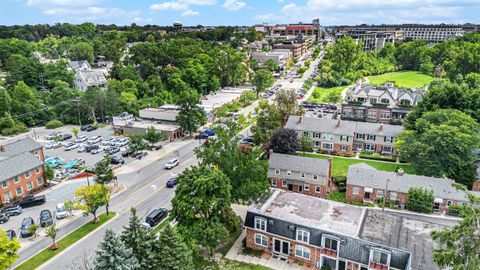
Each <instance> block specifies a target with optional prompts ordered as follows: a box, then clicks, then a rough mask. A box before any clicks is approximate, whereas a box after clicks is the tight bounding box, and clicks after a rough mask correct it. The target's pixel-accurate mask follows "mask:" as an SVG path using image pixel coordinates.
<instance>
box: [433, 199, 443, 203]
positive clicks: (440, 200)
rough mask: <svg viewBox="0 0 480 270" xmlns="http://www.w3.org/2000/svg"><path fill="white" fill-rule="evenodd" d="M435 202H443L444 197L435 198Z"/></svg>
mask: <svg viewBox="0 0 480 270" xmlns="http://www.w3.org/2000/svg"><path fill="white" fill-rule="evenodd" d="M433 202H434V203H443V199H442V198H435V200H433Z"/></svg>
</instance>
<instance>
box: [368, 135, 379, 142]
mask: <svg viewBox="0 0 480 270" xmlns="http://www.w3.org/2000/svg"><path fill="white" fill-rule="evenodd" d="M376 138H377V136H376V135H372V134H367V140H369V141H375V139H376Z"/></svg>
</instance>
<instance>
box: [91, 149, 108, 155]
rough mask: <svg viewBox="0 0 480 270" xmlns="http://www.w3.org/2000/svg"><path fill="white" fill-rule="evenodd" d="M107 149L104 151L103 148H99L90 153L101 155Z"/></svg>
mask: <svg viewBox="0 0 480 270" xmlns="http://www.w3.org/2000/svg"><path fill="white" fill-rule="evenodd" d="M104 150H105V149H103V148H102V147H98V148H97V149H93V150H92V151H90V152H91V153H92V154H94V155H95V154H98V153H101V152H103V151H104Z"/></svg>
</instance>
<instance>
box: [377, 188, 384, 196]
mask: <svg viewBox="0 0 480 270" xmlns="http://www.w3.org/2000/svg"><path fill="white" fill-rule="evenodd" d="M377 197H382V198H383V190H381V189H377Z"/></svg>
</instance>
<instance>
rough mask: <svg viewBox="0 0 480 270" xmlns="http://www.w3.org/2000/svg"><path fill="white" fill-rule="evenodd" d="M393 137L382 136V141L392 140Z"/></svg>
mask: <svg viewBox="0 0 480 270" xmlns="http://www.w3.org/2000/svg"><path fill="white" fill-rule="evenodd" d="M393 139H394V137H388V136H385V137H383V141H384V142H393Z"/></svg>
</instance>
